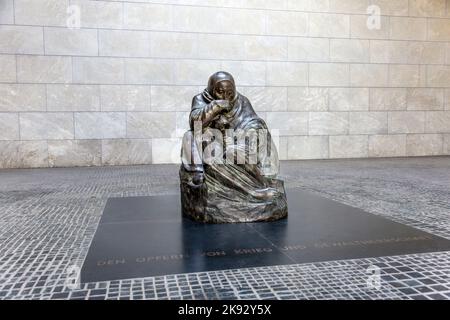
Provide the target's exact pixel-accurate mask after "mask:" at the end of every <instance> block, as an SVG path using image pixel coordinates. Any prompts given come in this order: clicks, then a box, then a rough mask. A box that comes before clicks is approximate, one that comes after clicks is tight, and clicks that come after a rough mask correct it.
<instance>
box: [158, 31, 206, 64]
mask: <svg viewBox="0 0 450 320" xmlns="http://www.w3.org/2000/svg"><path fill="white" fill-rule="evenodd" d="M198 37H199V35H198V34H197V33H176V32H151V33H150V55H151V56H152V57H154V58H197V55H198V52H199V51H198Z"/></svg>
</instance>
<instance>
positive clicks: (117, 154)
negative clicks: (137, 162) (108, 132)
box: [102, 139, 132, 166]
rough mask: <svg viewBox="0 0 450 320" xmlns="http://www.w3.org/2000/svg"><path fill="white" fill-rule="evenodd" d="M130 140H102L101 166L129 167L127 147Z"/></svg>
mask: <svg viewBox="0 0 450 320" xmlns="http://www.w3.org/2000/svg"><path fill="white" fill-rule="evenodd" d="M131 141H132V140H130V139H111V140H110V139H106V140H102V165H104V166H125V165H130V164H131V163H130V161H129V146H130V143H131Z"/></svg>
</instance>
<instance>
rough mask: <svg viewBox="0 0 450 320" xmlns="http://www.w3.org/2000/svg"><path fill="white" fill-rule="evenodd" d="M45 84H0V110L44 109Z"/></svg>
mask: <svg viewBox="0 0 450 320" xmlns="http://www.w3.org/2000/svg"><path fill="white" fill-rule="evenodd" d="M45 109H46V100H45V85H40V84H0V111H13V112H17V111H45Z"/></svg>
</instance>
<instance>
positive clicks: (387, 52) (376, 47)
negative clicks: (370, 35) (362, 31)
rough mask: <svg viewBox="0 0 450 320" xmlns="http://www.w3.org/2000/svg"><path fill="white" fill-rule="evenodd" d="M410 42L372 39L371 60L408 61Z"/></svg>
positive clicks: (382, 61)
mask: <svg viewBox="0 0 450 320" xmlns="http://www.w3.org/2000/svg"><path fill="white" fill-rule="evenodd" d="M409 46H410V45H409V42H407V41H391V40H371V41H370V62H372V63H408V54H407V52H408V50H409Z"/></svg>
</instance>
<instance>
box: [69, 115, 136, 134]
mask: <svg viewBox="0 0 450 320" xmlns="http://www.w3.org/2000/svg"><path fill="white" fill-rule="evenodd" d="M74 121H75V139H120V138H125V137H126V132H127V127H126V113H125V112H76V113H75V114H74Z"/></svg>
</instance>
